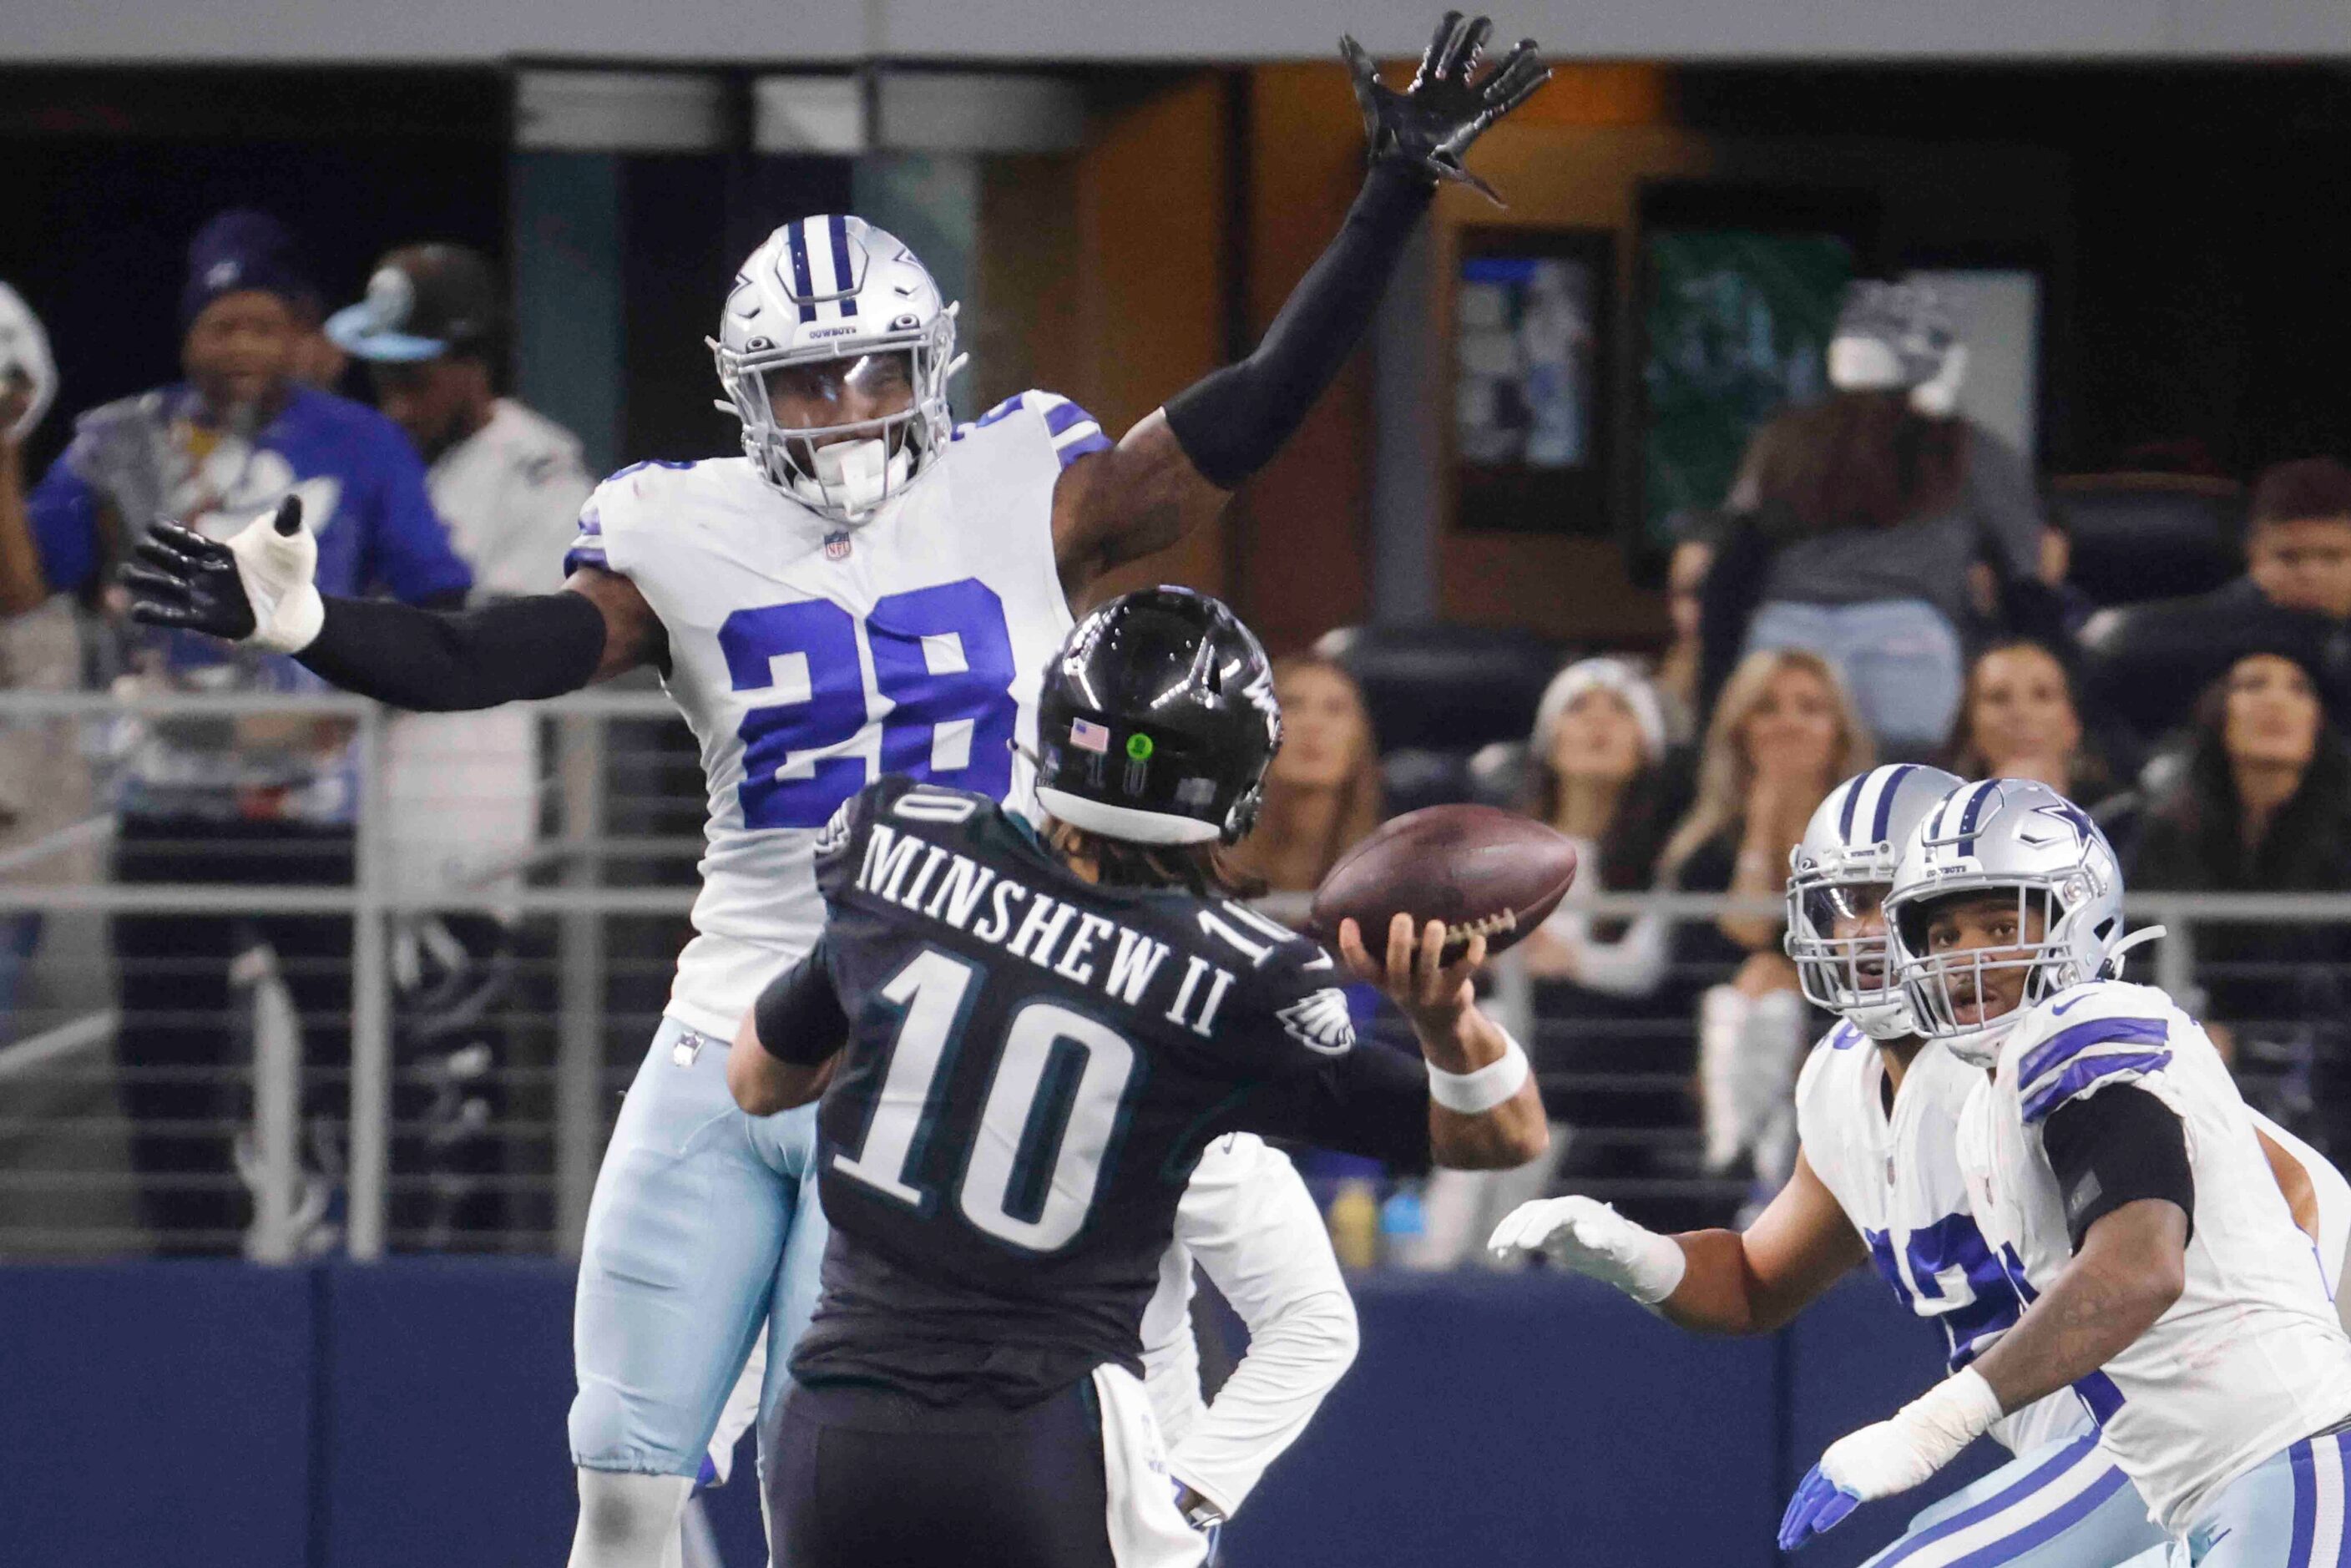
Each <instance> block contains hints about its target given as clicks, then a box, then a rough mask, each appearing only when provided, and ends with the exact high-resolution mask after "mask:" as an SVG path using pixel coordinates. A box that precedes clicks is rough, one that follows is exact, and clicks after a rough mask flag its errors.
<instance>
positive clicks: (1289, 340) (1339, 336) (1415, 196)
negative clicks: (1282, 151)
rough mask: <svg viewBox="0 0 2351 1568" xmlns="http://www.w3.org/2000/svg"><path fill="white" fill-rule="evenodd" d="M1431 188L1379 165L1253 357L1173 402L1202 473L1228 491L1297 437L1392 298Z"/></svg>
mask: <svg viewBox="0 0 2351 1568" xmlns="http://www.w3.org/2000/svg"><path fill="white" fill-rule="evenodd" d="M1433 191H1434V186H1433V185H1432V184H1431V183H1429V182H1428V181H1427V180H1426V178H1425V177H1422V176H1420V175H1418V174H1416V173H1412V172H1407V171H1405V170H1402V169H1398V168H1395V166H1393V165H1391V164H1388V163H1384V162H1382V163H1374V164H1373V165H1372V171H1371V173H1370V174H1369V175H1368V176H1366V177H1365V179H1364V189H1363V192H1362V193H1361V194H1359V195H1357V196H1356V198H1355V204H1354V205H1353V207H1350V208H1349V209H1348V210H1347V221H1346V222H1345V223H1344V224H1343V225H1341V226H1340V229H1339V233H1338V235H1337V236H1336V237H1335V238H1333V239H1332V241H1331V244H1330V246H1328V247H1327V248H1325V249H1324V251H1323V252H1322V256H1320V257H1319V258H1318V259H1317V260H1316V261H1315V263H1314V265H1313V266H1312V267H1309V268H1308V269H1307V272H1306V276H1305V277H1303V278H1301V279H1300V280H1299V284H1298V287H1296V288H1295V289H1293V290H1291V291H1290V298H1289V300H1288V301H1287V302H1286V303H1284V304H1283V306H1282V308H1281V313H1280V315H1278V316H1276V317H1275V318H1274V319H1273V325H1272V326H1270V327H1269V328H1267V329H1266V332H1265V338H1264V340H1263V341H1261V342H1259V344H1258V346H1257V350H1256V352H1254V353H1252V354H1250V355H1249V358H1248V359H1246V360H1243V361H1240V362H1239V363H1238V364H1235V365H1227V366H1226V367H1225V368H1224V369H1222V370H1220V371H1214V372H1212V373H1211V374H1209V375H1208V376H1207V377H1206V378H1205V379H1203V380H1201V381H1198V382H1194V383H1193V384H1192V385H1191V386H1189V387H1187V388H1186V389H1185V390H1184V391H1182V392H1178V393H1176V394H1175V396H1174V397H1172V398H1170V399H1168V400H1167V424H1168V427H1169V428H1170V429H1172V430H1173V431H1175V440H1176V443H1177V444H1179V445H1180V446H1182V447H1183V448H1184V455H1185V456H1186V457H1188V458H1190V459H1191V460H1192V466H1193V467H1195V468H1197V469H1198V470H1199V471H1200V474H1201V476H1202V477H1204V478H1206V479H1207V481H1208V482H1209V483H1210V484H1212V485H1214V486H1217V488H1218V489H1220V490H1230V489H1233V488H1234V487H1236V486H1238V485H1239V484H1240V482H1241V481H1242V480H1244V479H1246V478H1248V477H1249V476H1250V475H1251V474H1254V473H1256V472H1257V471H1258V470H1259V468H1262V467H1264V466H1265V465H1266V464H1267V463H1268V462H1269V461H1270V460H1271V458H1272V457H1273V455H1274V454H1275V453H1276V452H1279V451H1280V450H1281V445H1282V443H1284V442H1286V441H1288V440H1289V439H1290V436H1291V435H1292V434H1296V432H1297V430H1298V427H1299V425H1300V424H1301V423H1303V422H1304V421H1305V418H1306V412H1307V410H1309V409H1310V408H1311V407H1313V406H1314V400H1315V399H1317V398H1319V397H1321V396H1322V392H1323V390H1324V389H1325V388H1327V387H1329V386H1330V384H1331V382H1332V381H1333V380H1334V379H1336V378H1337V376H1338V374H1339V367H1340V366H1342V365H1343V364H1345V363H1346V362H1347V356H1348V355H1349V354H1351V353H1353V352H1354V349H1355V344H1356V342H1357V340H1360V339H1361V338H1362V337H1363V335H1364V329H1365V328H1367V327H1369V326H1370V325H1371V322H1372V315H1373V312H1374V311H1376V310H1377V309H1378V308H1379V305H1380V296H1381V295H1383V294H1384V293H1386V292H1387V287H1388V279H1389V278H1390V277H1394V276H1395V268H1396V262H1397V260H1398V259H1399V258H1400V257H1401V256H1403V255H1404V248H1405V242H1406V241H1408V240H1409V239H1411V237H1412V231H1413V228H1414V225H1417V224H1418V223H1419V222H1420V215H1421V214H1423V213H1425V212H1426V211H1427V210H1428V204H1429V199H1430V196H1431V194H1432V193H1433Z"/></svg>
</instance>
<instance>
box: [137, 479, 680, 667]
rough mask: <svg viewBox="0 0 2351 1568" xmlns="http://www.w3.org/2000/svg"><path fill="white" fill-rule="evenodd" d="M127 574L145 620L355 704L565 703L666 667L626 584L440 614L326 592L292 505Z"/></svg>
mask: <svg viewBox="0 0 2351 1568" xmlns="http://www.w3.org/2000/svg"><path fill="white" fill-rule="evenodd" d="M135 554H136V556H137V558H138V559H136V560H135V561H134V562H133V563H132V564H131V566H129V567H127V568H126V569H125V570H124V571H123V580H124V582H125V583H127V584H128V585H129V586H130V588H131V591H132V593H133V595H134V596H135V597H134V599H133V601H132V603H131V615H132V616H133V617H134V618H136V619H138V620H140V621H144V622H148V623H150V624H151V625H157V626H174V627H181V628H183V629H186V630H189V631H195V632H206V633H208V634H210V635H212V636H214V637H219V638H222V639H224V640H225V641H227V642H232V643H249V644H251V645H253V646H256V647H259V648H264V649H266V650H268V651H269V652H271V653H291V654H293V655H294V656H295V657H296V658H298V659H299V660H300V661H301V662H302V663H303V664H306V665H308V666H309V668H311V669H312V670H314V671H316V672H317V673H318V674H320V675H321V676H323V677H325V678H326V679H327V680H328V681H329V682H331V683H333V684H334V685H338V686H340V687H342V688H343V689H344V690H345V691H350V692H357V693H359V694H360V695H362V696H370V697H374V698H376V699H377V700H378V701H380V702H386V703H390V704H392V705H393V706H397V707H404V708H413V709H416V710H418V711H420V712H428V713H438V712H461V711H467V710H471V709H475V708H486V707H496V706H498V705H499V704H501V703H508V702H516V701H521V700H526V699H529V698H537V697H551V696H559V695H562V694H564V693H566V692H573V691H578V690H579V689H580V687H582V686H585V685H590V684H591V683H593V682H596V681H604V680H610V679H611V678H612V677H613V676H615V675H618V674H622V673H623V672H625V671H628V670H632V669H634V668H636V667H637V666H638V665H640V664H662V663H664V661H665V659H666V656H667V645H666V642H665V639H664V634H663V632H662V627H661V622H660V621H659V620H658V619H657V618H656V617H655V616H654V614H653V607H652V606H651V605H649V604H647V603H646V602H645V599H644V595H643V594H642V593H640V592H639V591H637V588H636V585H635V584H634V583H632V582H631V581H629V580H628V579H626V578H625V577H622V576H620V575H618V574H617V573H614V572H611V571H607V570H603V569H602V568H600V567H591V566H583V567H581V568H580V569H579V570H575V571H574V572H573V573H572V574H571V577H570V580H569V581H567V582H566V583H565V584H564V586H563V591H561V592H558V593H541V594H533V595H530V596H528V597H527V598H522V599H512V600H507V601H503V602H501V603H497V604H493V605H489V606H486V607H485V608H483V609H479V610H468V611H450V612H444V611H434V610H424V609H420V608H418V607H416V606H414V605H408V604H401V603H397V602H394V601H389V600H379V599H343V598H334V597H329V596H326V595H323V594H321V593H319V591H318V588H317V586H316V584H315V583H314V582H313V581H312V578H313V576H314V574H315V573H316V571H317V569H318V559H319V547H318V541H317V539H316V538H314V537H313V536H312V535H311V533H310V531H309V530H308V528H304V527H303V526H302V503H301V500H300V499H299V497H292V496H289V497H287V498H286V500H285V501H284V502H283V503H282V504H281V505H280V506H279V507H278V508H277V515H276V516H275V517H263V518H257V519H256V520H255V521H254V522H252V523H249V524H247V525H246V528H244V529H243V530H242V531H240V532H239V533H238V534H237V535H236V536H235V538H231V539H229V540H228V541H227V542H226V543H222V542H220V541H218V540H214V539H208V538H204V536H202V535H201V534H197V533H195V532H193V531H192V530H190V529H188V528H182V527H180V526H179V525H178V524H177V523H171V522H162V523H158V524H156V525H155V527H154V528H152V529H150V530H149V531H148V536H147V538H144V539H142V540H141V541H140V543H139V545H138V547H137V549H136V551H135Z"/></svg>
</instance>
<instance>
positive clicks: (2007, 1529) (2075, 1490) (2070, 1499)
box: [1875, 1435, 2126, 1568]
mask: <svg viewBox="0 0 2351 1568" xmlns="http://www.w3.org/2000/svg"><path fill="white" fill-rule="evenodd" d="M2125 1484H2126V1482H2125V1480H2124V1478H2123V1474H2122V1472H2121V1471H2120V1470H2118V1469H2115V1467H2114V1462H2113V1461H2112V1460H2111V1459H2109V1458H2107V1457H2106V1456H2105V1454H2104V1453H2102V1452H2100V1451H2099V1449H2098V1440H2097V1438H2096V1437H2095V1436H2092V1435H2085V1436H2083V1437H2077V1438H2075V1439H2074V1441H2073V1442H2071V1443H2068V1444H2066V1445H2065V1447H2064V1448H2061V1449H2060V1450H2058V1451H2057V1452H2056V1453H2055V1454H2053V1455H2052V1456H2051V1457H2050V1458H2048V1459H2047V1460H2046V1461H2045V1462H2043V1463H2042V1464H2040V1465H2037V1466H2035V1467H2034V1468H2033V1469H2032V1471H2031V1472H2030V1473H2029V1474H2027V1475H2025V1476H2024V1477H2022V1479H2019V1480H2017V1481H2015V1482H2014V1483H2012V1484H2011V1485H2009V1486H2006V1487H2003V1488H2001V1490H1999V1491H1997V1492H1995V1493H1993V1494H1992V1495H1991V1497H1988V1498H1986V1499H1984V1500H1983V1501H1981V1502H1980V1503H1976V1504H1975V1505H1973V1506H1972V1507H1970V1508H1966V1509H1963V1510H1961V1511H1959V1512H1958V1513H1955V1514H1953V1515H1952V1516H1951V1517H1950V1518H1949V1519H1945V1520H1938V1521H1936V1522H1935V1523H1934V1524H1933V1525H1931V1526H1929V1527H1928V1528H1927V1529H1926V1530H1923V1531H1919V1532H1918V1534H1917V1536H1916V1537H1915V1538H1913V1539H1911V1540H1907V1541H1902V1542H1896V1544H1895V1547H1894V1549H1893V1550H1892V1551H1891V1552H1887V1553H1886V1556H1884V1557H1882V1558H1880V1559H1878V1560H1877V1562H1876V1564H1875V1568H1961V1565H1962V1564H1965V1565H1966V1568H1979V1565H1980V1564H1984V1563H2004V1562H2006V1561H2008V1560H2009V1558H2011V1557H2012V1556H2014V1555H2015V1554H2016V1553H2017V1552H2019V1551H2022V1549H2023V1546H2024V1545H2030V1544H2037V1543H2038V1542H2043V1541H2046V1540H2048V1539H2049V1538H2050V1537H2052V1536H2054V1535H2056V1534H2058V1533H2060V1532H2061V1531H2064V1530H2066V1529H2067V1528H2069V1527H2071V1526H2072V1525H2073V1524H2074V1523H2075V1522H2077V1521H2080V1520H2081V1519H2083V1518H2085V1517H2086V1516H2087V1515H2088V1514H2090V1513H2091V1512H2092V1511H2095V1509H2096V1508H2097V1507H2098V1505H2099V1504H2100V1503H2102V1502H2104V1501H2105V1500H2106V1499H2108V1498H2110V1497H2112V1496H2113V1495H2114V1494H2115V1492H2116V1490H2117V1489H2119V1488H2121V1487H2122V1486H2124V1485H2125ZM2027 1535H2029V1536H2030V1537H2031V1540H2030V1541H2027V1542H2022V1543H2018V1542H2017V1540H2016V1538H2019V1537H2022V1536H2027Z"/></svg>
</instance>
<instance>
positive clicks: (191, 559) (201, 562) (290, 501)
mask: <svg viewBox="0 0 2351 1568" xmlns="http://www.w3.org/2000/svg"><path fill="white" fill-rule="evenodd" d="M273 526H274V527H275V528H277V532H278V533H279V534H280V535H281V536H283V537H285V538H292V537H293V536H294V535H295V534H297V533H298V532H300V531H301V528H302V501H301V498H300V497H296V496H288V497H286V499H285V500H283V501H282V502H280V503H278V507H277V517H276V519H275V521H274V525H273ZM131 553H132V554H133V555H135V556H137V557H138V558H139V559H137V560H135V561H133V562H131V564H129V565H127V566H125V567H124V568H123V569H122V581H123V585H124V586H125V587H127V588H129V589H130V590H131V619H132V620H133V621H141V622H146V623H147V624H148V625H150V626H170V627H175V628H178V629H180V630H183V631H189V632H205V633H207V634H209V635H211V636H214V637H219V638H222V639H224V640H225V641H227V642H231V643H241V642H243V641H245V639H246V638H247V637H250V636H252V635H253V632H254V626H255V620H254V613H253V601H252V599H251V598H250V597H249V596H248V595H247V594H246V589H245V579H244V577H243V576H242V575H241V574H240V573H239V572H238V571H237V566H236V555H235V552H234V551H232V550H231V549H229V548H228V546H226V545H225V544H223V543H221V542H220V541H219V540H217V539H208V538H204V535H202V534H200V533H197V532H196V531H195V530H194V529H193V528H183V527H182V526H181V525H180V524H178V523H175V522H173V521H172V519H170V518H169V517H164V518H161V519H158V520H157V522H156V523H155V525H154V526H153V527H152V528H149V529H148V530H147V537H146V538H142V539H141V540H140V541H139V543H138V544H137V545H135V546H133V547H132V549H131Z"/></svg>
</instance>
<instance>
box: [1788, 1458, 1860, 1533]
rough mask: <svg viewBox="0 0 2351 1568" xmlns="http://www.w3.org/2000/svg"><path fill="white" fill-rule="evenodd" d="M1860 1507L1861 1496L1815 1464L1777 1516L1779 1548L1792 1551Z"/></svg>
mask: <svg viewBox="0 0 2351 1568" xmlns="http://www.w3.org/2000/svg"><path fill="white" fill-rule="evenodd" d="M1860 1506H1861V1499H1859V1498H1858V1497H1855V1495H1854V1494H1853V1493H1851V1492H1849V1491H1847V1490H1844V1488H1843V1487H1841V1486H1838V1485H1837V1484H1836V1483H1835V1482H1834V1481H1832V1480H1830V1479H1828V1477H1826V1476H1824V1475H1823V1474H1821V1467H1820V1466H1818V1465H1814V1466H1813V1468H1812V1469H1809V1470H1806V1471H1805V1472H1804V1479H1802V1480H1801V1481H1799V1482H1798V1483H1797V1484H1796V1495H1795V1496H1794V1497H1792V1498H1790V1499H1789V1500H1788V1511H1787V1512H1786V1513H1784V1514H1782V1515H1781V1516H1780V1550H1781V1551H1782V1552H1793V1551H1794V1550H1795V1549H1796V1548H1797V1547H1799V1546H1802V1544H1803V1543H1804V1542H1807V1541H1810V1540H1811V1539H1812V1538H1813V1536H1815V1535H1818V1534H1820V1533H1821V1532H1822V1531H1824V1530H1833V1529H1834V1528H1835V1527H1836V1526H1837V1525H1838V1524H1840V1523H1842V1522H1843V1521H1844V1516H1845V1515H1846V1514H1848V1513H1851V1512H1852V1511H1854V1510H1855V1509H1856V1508H1859V1507H1860Z"/></svg>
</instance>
